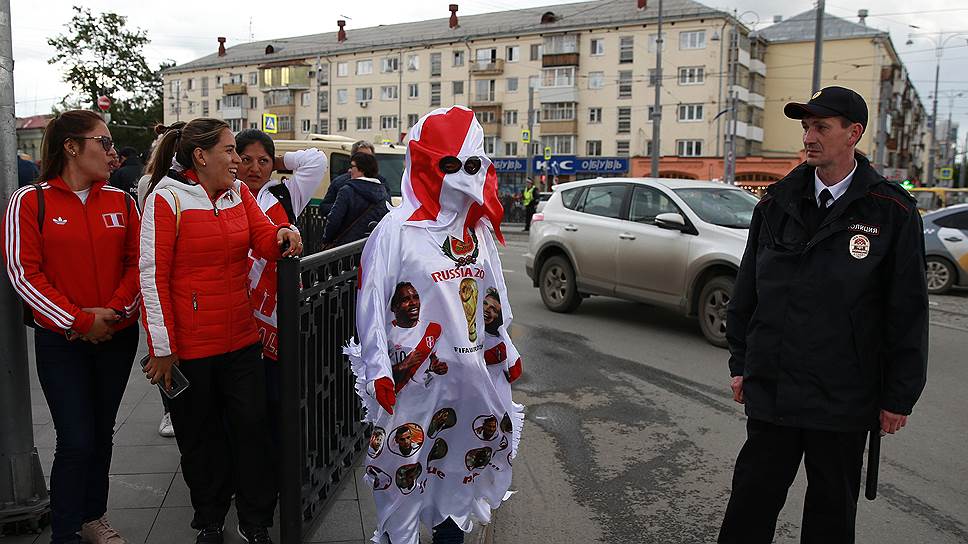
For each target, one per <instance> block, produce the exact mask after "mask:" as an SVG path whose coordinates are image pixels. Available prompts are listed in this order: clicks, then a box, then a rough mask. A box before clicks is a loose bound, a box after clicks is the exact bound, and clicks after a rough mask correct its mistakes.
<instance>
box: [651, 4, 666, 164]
mask: <svg viewBox="0 0 968 544" xmlns="http://www.w3.org/2000/svg"><path fill="white" fill-rule="evenodd" d="M664 42H665V40H664V39H663V38H662V0H659V33H658V34H657V35H656V37H655V105H654V106H653V109H652V173H651V174H652V177H654V178H657V177H659V157H660V153H659V148H660V145H659V133H660V132H661V129H662V44H663V43H664Z"/></svg>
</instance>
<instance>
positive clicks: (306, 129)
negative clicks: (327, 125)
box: [300, 119, 311, 132]
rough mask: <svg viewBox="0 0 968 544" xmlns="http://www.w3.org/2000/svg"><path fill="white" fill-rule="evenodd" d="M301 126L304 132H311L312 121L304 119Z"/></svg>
mask: <svg viewBox="0 0 968 544" xmlns="http://www.w3.org/2000/svg"><path fill="white" fill-rule="evenodd" d="M300 124H301V125H302V131H303V132H309V127H310V125H311V121H310V120H309V119H303V120H302V121H300Z"/></svg>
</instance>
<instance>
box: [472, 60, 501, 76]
mask: <svg viewBox="0 0 968 544" xmlns="http://www.w3.org/2000/svg"><path fill="white" fill-rule="evenodd" d="M470 71H471V74H473V75H475V76H499V75H501V74H503V73H504V59H494V60H492V61H485V60H477V61H474V62H471V65H470Z"/></svg>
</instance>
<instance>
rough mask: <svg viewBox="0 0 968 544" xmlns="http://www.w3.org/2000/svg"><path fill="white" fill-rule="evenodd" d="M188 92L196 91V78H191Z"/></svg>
mask: <svg viewBox="0 0 968 544" xmlns="http://www.w3.org/2000/svg"><path fill="white" fill-rule="evenodd" d="M188 90H189V91H194V90H195V79H194V78H191V77H190V78H188Z"/></svg>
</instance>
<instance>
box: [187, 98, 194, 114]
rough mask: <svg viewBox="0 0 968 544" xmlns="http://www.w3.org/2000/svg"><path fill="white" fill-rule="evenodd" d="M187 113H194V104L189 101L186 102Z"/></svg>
mask: <svg viewBox="0 0 968 544" xmlns="http://www.w3.org/2000/svg"><path fill="white" fill-rule="evenodd" d="M188 113H192V114H193V113H195V103H194V102H192V101H191V100H189V101H188Z"/></svg>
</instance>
